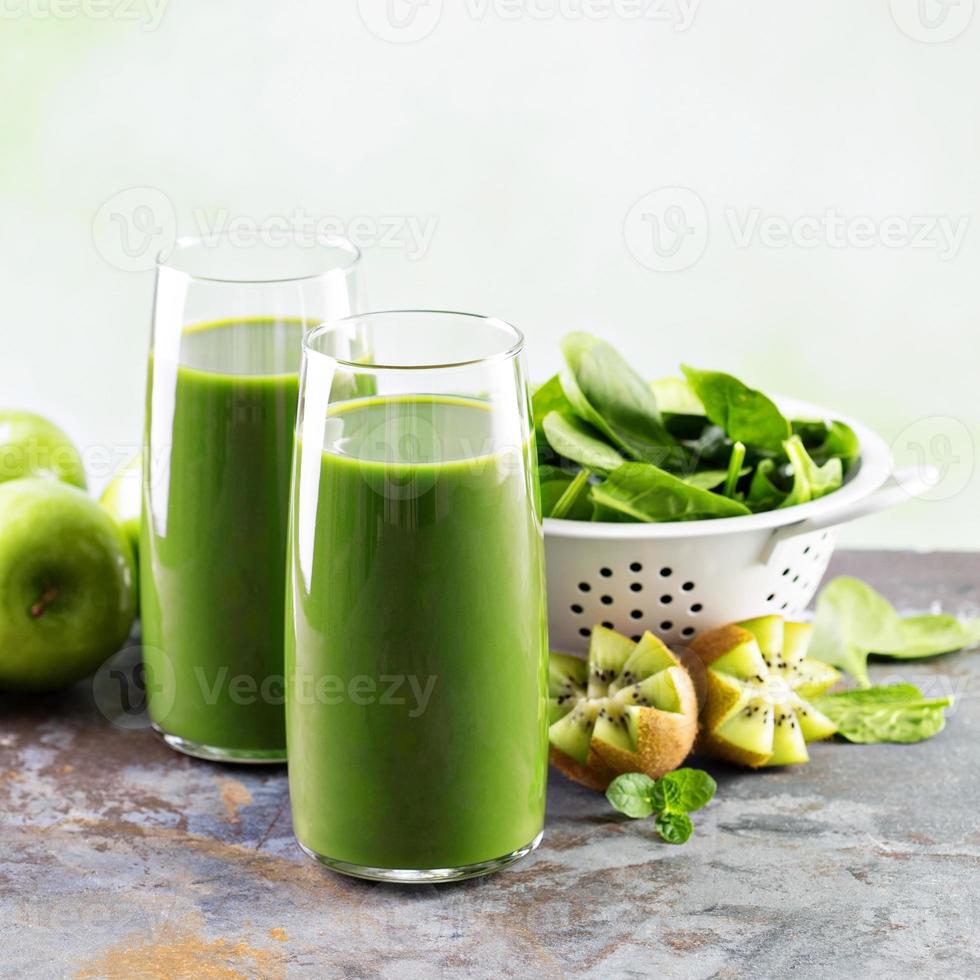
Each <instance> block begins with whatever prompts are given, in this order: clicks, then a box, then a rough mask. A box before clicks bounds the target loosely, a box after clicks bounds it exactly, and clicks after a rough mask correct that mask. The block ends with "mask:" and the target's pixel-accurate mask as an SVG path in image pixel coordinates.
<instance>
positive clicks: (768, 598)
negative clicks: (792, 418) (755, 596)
mask: <svg viewBox="0 0 980 980" xmlns="http://www.w3.org/2000/svg"><path fill="white" fill-rule="evenodd" d="M775 598H776V593H775V592H770V593H769V595H767V596H766V602H772V600H773V599H775Z"/></svg>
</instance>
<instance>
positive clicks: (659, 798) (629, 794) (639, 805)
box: [606, 769, 717, 844]
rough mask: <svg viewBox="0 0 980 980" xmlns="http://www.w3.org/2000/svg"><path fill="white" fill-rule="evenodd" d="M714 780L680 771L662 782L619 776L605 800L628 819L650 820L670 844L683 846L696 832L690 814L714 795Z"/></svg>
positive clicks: (629, 774) (639, 775) (697, 772)
mask: <svg viewBox="0 0 980 980" xmlns="http://www.w3.org/2000/svg"><path fill="white" fill-rule="evenodd" d="M716 789H717V784H716V783H715V781H714V780H713V779H712V778H711V777H710V776H709V775H708V774H707V773H706V772H702V771H701V770H700V769H677V770H675V771H674V772H669V773H667V774H666V775H665V776H662V777H661V778H660V779H656V780H654V779H651V778H650V777H649V776H647V775H644V774H643V773H641V772H627V773H623V775H621V776H617V777H616V778H615V779H614V780H613V781H612V782H611V783H610V784H609V788H608V789H607V790H606V799H607V800H609V802H610V803H611V804H612V805H613V806H614V807H615V808H616V809H617V810H619V811H620V813H625V814H626V816H628V817H649V816H650V815H651V814H653V813H656V815H657V816H656V820H655V821H654V826H655V827H656V829H657V833H658V834H659V835H660V836H661V837H662V838H663V839H664V840H665V841H666V842H667V843H668V844H683V843H684V842H685V841H686V840H688V838H690V836H691V834H692V832H693V831H694V824H692V823H691V818H690V817H689V816H688V815H687V811H690V810H699V809H701V807H703V806H704V805H705V803H707V802H708V801H709V800H710V799H711V798H712V797H713V796H714V795H715V790H716Z"/></svg>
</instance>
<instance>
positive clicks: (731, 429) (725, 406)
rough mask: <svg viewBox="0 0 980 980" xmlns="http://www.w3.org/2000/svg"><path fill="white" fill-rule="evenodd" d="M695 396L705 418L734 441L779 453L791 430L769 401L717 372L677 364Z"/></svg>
mask: <svg viewBox="0 0 980 980" xmlns="http://www.w3.org/2000/svg"><path fill="white" fill-rule="evenodd" d="M681 369H682V370H683V371H684V376H685V377H686V378H687V380H688V382H689V383H690V385H691V387H692V388H693V389H694V392H695V394H696V395H697V396H698V398H700V400H701V401H702V402H703V403H704V407H705V411H706V412H707V414H708V418H709V419H711V421H712V422H714V423H715V425H718V426H721V428H722V429H723V430H724V431H725V434H726V435H727V436H728V437H729V438H730V439H732V440H734V441H736V442H744V443H746V444H751V445H754V446H758V447H760V448H762V449H765V450H767V451H769V452H771V453H780V452H782V448H783V443H784V442H785V441H786V440H787V439H788V438H789V437H790V435H791V434H792V430H791V429H790V424H789V422H787V421H786V419H785V418H784V417H783V414H782V412H780V411H779V409H778V408H777V407H776V405H775V404H774V403H773V401H772V400H771V399H769V398H767V397H766V396H765V395H764V394H762V392H761V391H756V390H755V389H754V388H749V387H748V385H745V384H743V383H742V382H741V381H739V380H738V378H735V377H733V376H732V375H730V374H724V373H723V372H721V371H698V370H696V369H695V368H692V367H688V366H687V365H686V364H685V365H681Z"/></svg>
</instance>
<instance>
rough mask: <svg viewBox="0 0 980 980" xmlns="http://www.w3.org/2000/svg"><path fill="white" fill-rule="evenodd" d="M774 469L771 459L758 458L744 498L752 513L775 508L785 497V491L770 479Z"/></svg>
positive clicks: (774, 465)
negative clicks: (757, 463)
mask: <svg viewBox="0 0 980 980" xmlns="http://www.w3.org/2000/svg"><path fill="white" fill-rule="evenodd" d="M775 471H776V463H775V460H772V459H763V460H760V461H759V465H758V466H757V467H756V468H755V472H754V473H753V474H752V482H751V483H750V484H749V493H748V496H747V497H746V498H745V502H746V504H748V506H749V509H750V510H751V511H753V512H754V513H759V512H761V511H764V510H776V508H777V507H780V506H781V505H782V503H783V501H784V500H785V499H786V497H787V491H785V490H781V489H780V488H779V487H778V486H776V484H775V483H774V482H773V480H772V477H773V474H774V473H775Z"/></svg>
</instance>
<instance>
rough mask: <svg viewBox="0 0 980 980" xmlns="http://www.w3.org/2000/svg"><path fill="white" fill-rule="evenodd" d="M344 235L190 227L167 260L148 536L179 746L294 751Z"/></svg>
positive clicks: (161, 654)
mask: <svg viewBox="0 0 980 980" xmlns="http://www.w3.org/2000/svg"><path fill="white" fill-rule="evenodd" d="M357 257H358V256H357V251H356V249H354V248H353V246H351V245H349V243H347V242H345V241H343V240H342V239H336V238H329V239H323V238H320V239H317V238H314V237H312V236H311V237H309V238H307V239H305V240H304V239H301V238H299V237H296V238H294V239H292V240H286V239H283V240H279V241H277V242H274V243H272V242H268V243H263V242H258V241H251V242H235V241H232V240H230V239H228V238H220V237H219V238H214V239H196V240H182V241H180V242H178V244H177V246H176V248H175V249H174V250H173V252H172V253H171V254H170V255H169V256H168V257H167V258H166V259H165V260H163V261H162V262H161V264H160V266H159V268H158V275H157V289H156V301H155V310H154V324H153V340H152V344H151V352H150V359H149V371H148V378H147V401H146V428H145V437H144V453H143V470H144V480H143V491H144V492H143V521H142V530H141V540H140V557H141V576H140V578H141V616H142V624H143V648H144V664H145V668H146V684H147V697H148V707H149V711H150V715H151V718H152V720H153V723H154V726H155V727H156V728H157V729H158V730H159V731H160V732H161V733H162V735H163V737H164V738H165V739H166V741H167V742H168V743H169V744H170V745H171V746H172V747H174V748H176V749H179V750H181V751H183V752H187V753H189V754H191V755H197V756H202V757H205V758H211V759H221V760H225V761H239V762H275V761H281V760H283V759H284V758H285V748H286V743H285V723H284V705H283V700H284V694H283V626H284V624H283V587H284V576H285V549H286V531H287V520H288V507H289V477H290V467H291V462H292V444H293V429H294V424H295V415H296V404H297V397H298V389H299V383H298V372H299V362H300V355H301V349H302V341H303V335H304V332H305V331H306V330H308V329H310V328H311V327H313V326H315V325H316V324H317V323H319V322H321V321H322V320H324V319H326V318H329V317H331V316H336V315H344V314H346V313H349V312H351V311H352V310H354V309H356V308H357V307H356V304H357V302H358V298H357V284H356V279H355V266H356V260H357Z"/></svg>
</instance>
